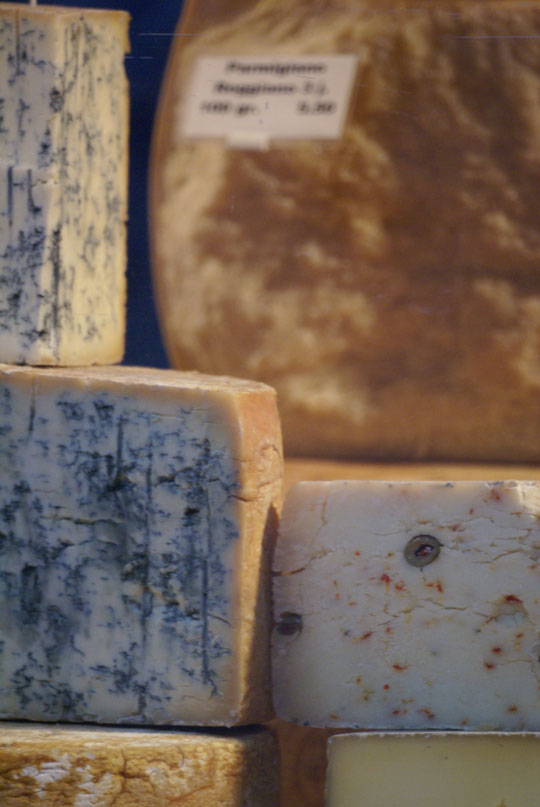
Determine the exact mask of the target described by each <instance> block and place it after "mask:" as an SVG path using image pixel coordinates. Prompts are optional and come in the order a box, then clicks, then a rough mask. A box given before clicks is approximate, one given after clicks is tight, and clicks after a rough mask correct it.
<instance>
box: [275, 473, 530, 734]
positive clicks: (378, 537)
mask: <svg viewBox="0 0 540 807" xmlns="http://www.w3.org/2000/svg"><path fill="white" fill-rule="evenodd" d="M539 512H540V484H539V483H538V482H529V483H527V482H521V483H516V482H508V483H486V482H483V483H482V482H455V483H448V482H447V483H438V482H424V483H422V482H417V483H415V482H409V483H403V482H394V483H391V482H382V481H381V482H331V483H307V482H306V483H299V484H298V485H296V486H295V487H293V488H292V489H291V491H290V492H289V494H288V496H287V499H286V504H285V508H284V514H283V519H282V522H281V527H280V535H279V538H278V543H277V546H276V553H275V561H274V608H275V614H274V621H275V625H276V627H275V630H274V633H273V637H274V639H273V683H274V699H275V706H276V712H277V714H278V715H279V716H280V717H281V718H283V719H285V720H290V721H294V722H298V723H302V724H304V725H315V726H321V727H350V728H362V729H370V728H380V729H425V728H434V729H442V728H456V729H466V730H473V729H475V730H478V729H508V730H510V729H511V730H523V729H527V730H535V729H536V728H537V727H538V726H539V725H540V708H539V702H540V701H539V693H540V675H539V670H540V666H539V665H540V662H539V655H540V647H539V644H538V632H539V625H540V598H539V596H538V581H539V576H540V566H539V558H540V529H539V527H538V515H539ZM417 536H422V537H423V539H426V540H427V541H428V539H429V536H431V537H434V538H435V539H436V540H437V541H438V542H439V543H440V552H439V555H438V556H437V557H436V559H434V560H433V561H432V562H431V563H429V564H427V565H424V566H419V565H417V564H416V563H415V564H414V565H412V564H411V562H410V545H409V542H410V541H411V539H414V538H416V537H417ZM424 543H425V541H424ZM428 543H429V541H428ZM420 554H422V550H420ZM407 558H409V559H407Z"/></svg>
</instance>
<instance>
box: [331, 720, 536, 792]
mask: <svg viewBox="0 0 540 807" xmlns="http://www.w3.org/2000/svg"><path fill="white" fill-rule="evenodd" d="M539 752H540V735H539V734H519V733H517V734H503V733H490V734H482V733H474V734H472V733H465V732H455V733H440V734H420V733H413V732H411V733H408V734H400V733H391V734H371V733H367V734H346V735H341V736H339V737H334V738H332V739H331V740H330V742H329V746H328V758H329V765H328V780H327V786H326V787H327V789H326V802H325V804H326V805H327V807H391V805H392V807H394V805H398V804H399V805H400V807H432V805H433V804H436V805H437V807H456V805H458V804H459V807H531V805H532V804H537V803H538V801H539V800H540V773H539V769H538V754H539Z"/></svg>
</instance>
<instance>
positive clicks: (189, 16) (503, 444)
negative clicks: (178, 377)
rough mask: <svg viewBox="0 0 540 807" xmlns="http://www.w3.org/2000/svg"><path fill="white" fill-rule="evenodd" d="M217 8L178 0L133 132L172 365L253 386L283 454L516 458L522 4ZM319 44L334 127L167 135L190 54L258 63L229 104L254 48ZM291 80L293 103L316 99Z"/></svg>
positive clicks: (523, 396) (530, 383)
mask: <svg viewBox="0 0 540 807" xmlns="http://www.w3.org/2000/svg"><path fill="white" fill-rule="evenodd" d="M223 6H224V7H223V9H222V10H220V9H216V3H215V2H210V0H207V2H205V0H192V2H190V3H187V4H186V12H185V16H184V18H183V23H182V25H181V27H180V28H179V31H178V33H179V34H180V36H178V37H176V38H175V40H174V43H173V50H172V53H171V59H170V63H169V68H168V75H167V79H166V83H165V84H164V88H163V95H162V100H161V106H160V113H159V115H158V119H157V126H156V130H155V139H154V150H153V179H152V189H153V190H152V205H151V207H152V227H151V233H152V242H153V268H154V275H155V281H156V289H157V293H158V301H159V308H160V316H161V323H162V329H163V333H164V338H165V342H166V345H167V350H168V354H169V357H170V360H171V363H172V364H173V366H175V367H178V368H192V367H193V368H196V369H199V370H201V371H203V372H227V373H230V374H233V375H238V374H241V375H247V376H248V377H250V378H256V379H259V380H261V381H265V382H266V383H269V384H271V385H272V386H274V387H275V388H276V389H277V391H278V395H279V401H280V412H281V415H282V419H283V427H284V439H285V446H286V452H287V455H289V456H298V455H304V456H309V457H313V456H318V457H321V456H326V457H333V458H335V457H338V456H341V457H350V458H354V457H356V458H359V457H361V458H363V459H366V458H380V459H384V460H387V459H390V458H393V459H409V460H420V459H425V458H432V459H437V460H440V459H455V460H463V459H466V460H471V459H477V460H484V461H487V460H491V461H501V462H508V461H518V462H521V461H538V460H539V459H540V431H539V429H538V394H539V388H540V348H539V344H540V342H539V339H538V334H539V332H540V275H539V273H538V265H539V261H540V236H539V232H540V215H539V208H538V205H537V204H536V201H535V200H536V199H538V198H539V196H540V75H539V73H538V71H537V69H536V66H537V65H538V64H539V63H540V3H539V2H538V0H534V2H532V3H530V2H520V1H519V0H518V1H517V2H516V0H488V1H486V0H479V1H478V2H470V1H469V2H466V3H464V2H459V3H452V2H450V3H449V2H445V1H444V0H434V1H433V2H422V3H420V4H419V3H417V2H412V0H411V2H409V3H407V2H405V3H402V2H400V3H392V2H388V0H376V2H375V1H374V2H362V3H360V2H359V0H325V2H319V3H317V4H316V6H314V3H313V2H309V1H308V0H291V2H288V3H287V4H286V6H284V3H283V0H253V1H252V2H249V3H246V2H245V0H230V2H227V3H226V4H223ZM336 54H342V55H353V56H356V57H357V60H358V61H357V72H356V84H355V90H354V92H353V96H352V101H351V104H350V107H349V110H348V116H347V121H346V124H345V129H344V132H343V136H342V137H341V138H340V139H338V140H335V141H330V142H323V141H322V140H320V139H318V137H317V134H316V129H314V133H313V136H312V137H309V138H306V139H304V140H301V141H295V142H294V143H291V142H290V141H289V142H287V141H285V140H280V139H276V140H274V141H271V142H270V145H269V148H268V150H266V151H260V150H257V140H256V138H252V139H254V142H253V144H252V148H250V147H249V138H248V139H247V140H246V142H245V143H244V147H242V148H240V147H235V148H230V146H229V144H228V142H227V140H226V139H225V138H221V139H220V138H215V137H214V138H212V137H204V138H199V139H196V138H191V137H189V138H188V137H183V136H182V134H181V132H182V121H183V120H184V118H185V110H186V108H187V106H188V104H189V102H190V101H191V99H190V97H189V94H190V91H191V88H192V86H193V85H192V80H193V76H194V75H195V74H196V71H197V70H198V66H200V65H201V64H203V65H204V63H205V60H207V59H210V58H216V59H218V58H221V59H224V58H227V57H228V58H229V59H230V61H231V63H232V64H238V63H240V62H241V61H242V60H244V61H245V60H249V59H251V65H252V67H253V66H257V65H259V66H261V67H262V70H261V71H259V72H256V71H253V70H252V72H244V73H241V74H239V73H238V72H231V73H230V74H227V75H229V80H230V82H233V83H234V84H235V85H238V86H237V90H236V96H237V103H238V104H241V105H247V106H248V107H253V106H254V105H256V104H257V103H258V99H259V96H260V94H257V88H258V87H259V88H260V86H261V84H262V83H264V84H272V76H273V73H272V72H271V68H272V66H273V65H275V63H276V61H277V60H285V61H289V62H292V63H294V62H295V60H296V63H298V62H300V63H301V61H302V59H303V58H306V57H308V56H309V57H310V58H311V57H312V56H317V57H324V56H327V57H328V56H332V55H336ZM264 70H265V72H263V71H264ZM322 75H323V78H324V74H322ZM309 78H310V77H309V76H308V79H309ZM219 79H221V75H218V74H216V79H215V85H216V87H217V88H218V89H215V91H214V94H215V105H214V107H212V105H211V104H210V103H209V102H207V103H209V108H210V110H212V109H215V110H216V111H215V112H213V113H212V112H211V111H210V112H208V113H207V115H208V116H210V115H211V114H214V117H218V118H219V116H220V114H221V113H220V110H221V109H223V108H224V106H225V107H227V103H228V102H229V101H230V98H229V97H228V96H227V97H226V98H225V101H222V100H220V99H221V98H222V94H220V92H219V86H220V80H219ZM274 83H275V82H274ZM323 83H324V82H323ZM293 84H294V82H291V87H292V89H293V90H294V89H295V88H296V90H297V94H296V95H295V97H296V98H298V103H299V104H301V105H304V107H305V108H306V109H307V110H308V111H307V113H306V115H307V117H310V116H311V117H312V118H315V119H316V117H317V115H316V109H323V108H324V105H325V104H327V103H330V104H331V103H334V101H335V99H334V98H332V97H331V96H330V94H329V93H327V94H326V95H324V94H323V95H320V96H317V95H316V93H317V92H319V89H318V87H319V84H320V81H319V77H317V80H316V81H310V80H308V81H307V82H306V83H305V85H304V89H303V90H302V89H298V88H297V87H296V85H295V86H294V87H293V86H292V85H293ZM323 89H324V88H323ZM321 91H322V90H321ZM208 92H209V93H210V88H209V89H208ZM302 93H304V94H302ZM313 93H314V94H313ZM314 98H315V99H317V100H314ZM206 100H207V99H202V101H201V103H204V102H205V101H206ZM235 103H236V102H235ZM269 103H271V99H270V101H269ZM230 105H231V104H230V103H229V106H230ZM205 109H206V107H205V108H204V109H203V112H204V110H205ZM309 110H311V112H310V111H309ZM201 114H202V113H201ZM320 117H324V115H320ZM241 127H242V124H241V118H239V123H238V135H239V137H238V138H237V140H238V139H240V135H241V134H242V128H241ZM235 145H236V146H238V142H236V143H235ZM240 145H242V142H241V140H240Z"/></svg>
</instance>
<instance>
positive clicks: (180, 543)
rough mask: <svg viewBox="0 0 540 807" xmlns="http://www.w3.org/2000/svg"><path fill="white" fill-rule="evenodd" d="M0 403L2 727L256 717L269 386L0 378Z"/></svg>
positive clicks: (271, 452)
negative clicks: (8, 722) (27, 722)
mask: <svg viewBox="0 0 540 807" xmlns="http://www.w3.org/2000/svg"><path fill="white" fill-rule="evenodd" d="M0 406H1V411H2V429H1V431H0V513H2V514H3V518H2V534H1V536H0V538H1V540H0V557H1V564H0V617H1V618H0V670H1V676H0V717H4V718H15V719H19V718H25V719H31V720H45V721H55V720H67V721H91V722H98V723H106V722H108V723H117V722H123V723H153V724H165V723H168V724H179V725H234V724H240V723H250V722H257V721H261V720H263V719H265V718H266V717H268V715H269V713H270V700H269V681H268V672H269V670H268V668H269V660H268V644H269V617H270V615H269V613H268V602H269V591H268V580H269V568H268V567H269V550H270V543H271V541H272V533H273V530H274V529H275V525H276V520H277V513H278V511H279V506H280V495H281V473H282V457H281V442H280V431H279V420H278V415H277V410H276V403H275V393H274V391H273V390H271V389H270V388H268V387H265V386H264V385H262V384H256V383H251V382H248V381H237V380H235V379H230V378H219V377H206V376H199V375H198V374H196V373H193V374H188V373H186V374H182V373H176V372H174V371H164V370H161V371H160V370H147V369H140V368H128V367H114V368H107V367H104V368H88V369H71V370H70V369H36V368H28V367H26V368H15V367H8V366H5V365H4V366H1V367H0Z"/></svg>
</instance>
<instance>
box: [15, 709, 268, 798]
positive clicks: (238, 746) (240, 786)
mask: <svg viewBox="0 0 540 807" xmlns="http://www.w3.org/2000/svg"><path fill="white" fill-rule="evenodd" d="M278 786H279V778H278V756H277V749H276V746H275V742H274V740H273V738H272V736H271V734H270V733H269V732H267V731H265V730H263V729H261V730H255V731H245V732H243V733H241V732H235V733H230V734H224V733H220V734H213V735H212V734H208V733H203V732H200V733H195V732H188V731H185V732H182V731H171V730H167V731H156V730H138V729H110V728H103V729H96V728H83V727H81V726H77V727H69V728H66V727H63V728H59V727H54V728H43V727H42V726H39V725H37V724H26V725H24V724H15V723H4V724H0V803H1V804H2V807H209V805H216V807H217V805H219V806H220V807H276V805H277V803H278Z"/></svg>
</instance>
